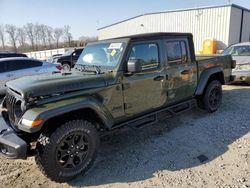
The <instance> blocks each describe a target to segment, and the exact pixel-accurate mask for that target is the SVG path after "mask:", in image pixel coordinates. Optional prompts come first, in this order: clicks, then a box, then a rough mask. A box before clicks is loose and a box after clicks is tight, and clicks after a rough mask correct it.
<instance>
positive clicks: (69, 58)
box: [57, 48, 83, 70]
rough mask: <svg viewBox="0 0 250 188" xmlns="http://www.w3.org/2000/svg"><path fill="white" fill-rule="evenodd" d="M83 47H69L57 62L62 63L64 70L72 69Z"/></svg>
mask: <svg viewBox="0 0 250 188" xmlns="http://www.w3.org/2000/svg"><path fill="white" fill-rule="evenodd" d="M82 51H83V48H75V49H69V50H68V51H67V52H66V53H65V54H63V55H62V56H61V57H59V58H58V60H57V63H61V64H62V66H63V69H64V70H70V69H71V68H72V67H74V65H75V64H76V62H77V60H78V58H79V56H80V55H81V53H82Z"/></svg>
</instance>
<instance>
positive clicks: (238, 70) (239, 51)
mask: <svg viewBox="0 0 250 188" xmlns="http://www.w3.org/2000/svg"><path fill="white" fill-rule="evenodd" d="M223 54H224V55H229V54H230V55H232V57H233V60H235V61H236V67H235V69H233V72H232V74H233V76H235V81H234V82H236V83H237V82H245V83H248V84H249V85H250V42H245V43H239V44H234V45H232V46H229V47H228V48H226V49H225V50H224V52H223Z"/></svg>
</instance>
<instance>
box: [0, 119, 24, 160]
mask: <svg viewBox="0 0 250 188" xmlns="http://www.w3.org/2000/svg"><path fill="white" fill-rule="evenodd" d="M0 155H1V156H4V157H6V158H9V159H25V158H26V157H27V143H26V142H25V141H24V140H23V139H21V138H20V137H19V136H18V135H17V134H16V133H15V131H14V130H13V129H12V128H10V127H9V126H8V125H6V123H5V122H4V120H3V118H2V117H1V115H0Z"/></svg>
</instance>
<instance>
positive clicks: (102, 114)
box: [18, 97, 114, 133]
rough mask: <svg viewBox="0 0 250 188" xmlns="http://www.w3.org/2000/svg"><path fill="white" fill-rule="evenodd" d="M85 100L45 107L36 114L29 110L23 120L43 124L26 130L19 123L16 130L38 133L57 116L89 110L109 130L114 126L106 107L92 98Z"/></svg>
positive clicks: (34, 110)
mask: <svg viewBox="0 0 250 188" xmlns="http://www.w3.org/2000/svg"><path fill="white" fill-rule="evenodd" d="M86 99H87V100H79V101H77V102H75V103H71V104H68V105H61V106H60V105H59V106H57V105H56V104H55V107H52V108H49V109H47V110H46V107H45V110H44V111H41V112H37V109H36V108H35V109H30V110H28V111H27V112H25V114H24V115H23V118H24V119H28V120H30V121H34V120H39V119H42V120H43V123H42V124H41V125H39V126H37V127H32V128H27V127H26V126H24V125H22V124H21V122H20V123H19V125H18V128H19V129H21V130H23V131H25V132H29V133H34V132H38V131H40V130H41V129H42V127H43V126H44V124H45V123H46V122H48V121H49V120H50V119H51V118H55V117H57V116H61V115H63V114H66V113H70V112H72V111H76V110H84V109H91V110H93V111H94V112H95V113H96V114H97V115H98V118H99V119H100V120H101V121H102V123H103V125H104V126H105V127H106V128H108V129H109V128H110V127H111V126H112V125H113V124H114V120H113V117H112V115H111V114H110V113H109V111H108V109H106V107H105V106H103V105H102V104H101V102H99V101H98V100H96V99H94V98H93V97H88V98H86Z"/></svg>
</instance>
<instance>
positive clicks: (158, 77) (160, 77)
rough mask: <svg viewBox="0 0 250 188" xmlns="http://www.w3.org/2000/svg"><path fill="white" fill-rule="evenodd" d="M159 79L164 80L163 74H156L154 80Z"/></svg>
mask: <svg viewBox="0 0 250 188" xmlns="http://www.w3.org/2000/svg"><path fill="white" fill-rule="evenodd" d="M161 80H164V76H156V77H155V78H154V81H161Z"/></svg>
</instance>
